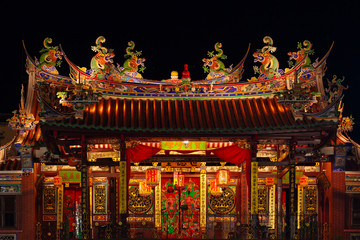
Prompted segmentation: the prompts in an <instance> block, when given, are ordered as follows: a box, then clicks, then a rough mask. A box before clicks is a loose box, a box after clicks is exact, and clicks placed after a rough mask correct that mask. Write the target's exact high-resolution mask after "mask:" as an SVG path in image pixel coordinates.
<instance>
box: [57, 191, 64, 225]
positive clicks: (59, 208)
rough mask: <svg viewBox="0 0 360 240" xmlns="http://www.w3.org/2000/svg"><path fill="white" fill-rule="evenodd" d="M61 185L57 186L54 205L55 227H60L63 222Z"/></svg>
mask: <svg viewBox="0 0 360 240" xmlns="http://www.w3.org/2000/svg"><path fill="white" fill-rule="evenodd" d="M63 193H64V190H63V185H58V186H57V206H56V229H62V222H63V203H64V198H63V197H64V194H63Z"/></svg>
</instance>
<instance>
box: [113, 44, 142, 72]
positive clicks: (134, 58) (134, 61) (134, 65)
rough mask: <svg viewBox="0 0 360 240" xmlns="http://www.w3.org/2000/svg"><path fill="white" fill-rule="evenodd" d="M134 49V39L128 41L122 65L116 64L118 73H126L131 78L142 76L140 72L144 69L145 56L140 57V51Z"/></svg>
mask: <svg viewBox="0 0 360 240" xmlns="http://www.w3.org/2000/svg"><path fill="white" fill-rule="evenodd" d="M134 49H135V43H134V41H130V42H128V47H127V48H126V54H125V55H124V57H125V58H126V60H125V62H124V63H123V66H122V67H120V66H119V65H118V67H117V69H118V71H119V72H120V75H127V76H130V77H133V78H143V77H142V75H141V74H140V73H143V72H144V70H145V69H146V67H145V65H144V62H145V60H146V59H145V58H140V56H141V54H142V51H135V52H134V51H133V50H134Z"/></svg>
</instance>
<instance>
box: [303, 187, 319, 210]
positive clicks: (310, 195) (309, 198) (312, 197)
mask: <svg viewBox="0 0 360 240" xmlns="http://www.w3.org/2000/svg"><path fill="white" fill-rule="evenodd" d="M304 210H305V214H316V213H317V186H307V187H305V204H304Z"/></svg>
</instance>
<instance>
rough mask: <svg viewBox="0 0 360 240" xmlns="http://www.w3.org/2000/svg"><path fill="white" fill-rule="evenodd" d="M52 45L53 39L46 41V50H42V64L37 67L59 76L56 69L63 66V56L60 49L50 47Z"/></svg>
mask: <svg viewBox="0 0 360 240" xmlns="http://www.w3.org/2000/svg"><path fill="white" fill-rule="evenodd" d="M51 43H52V39H51V38H45V39H44V48H43V49H41V50H40V53H41V56H40V62H39V64H38V66H37V67H38V68H39V69H42V70H44V71H47V72H49V73H53V74H59V72H58V70H57V69H56V67H60V65H61V62H62V61H61V59H62V57H61V55H62V54H61V52H60V51H59V47H58V46H55V47H52V46H50V45H49V44H51Z"/></svg>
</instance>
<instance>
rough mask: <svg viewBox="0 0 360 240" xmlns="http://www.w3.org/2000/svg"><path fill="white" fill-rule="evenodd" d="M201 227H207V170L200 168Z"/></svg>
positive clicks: (203, 167)
mask: <svg viewBox="0 0 360 240" xmlns="http://www.w3.org/2000/svg"><path fill="white" fill-rule="evenodd" d="M200 228H206V170H205V166H201V170H200Z"/></svg>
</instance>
